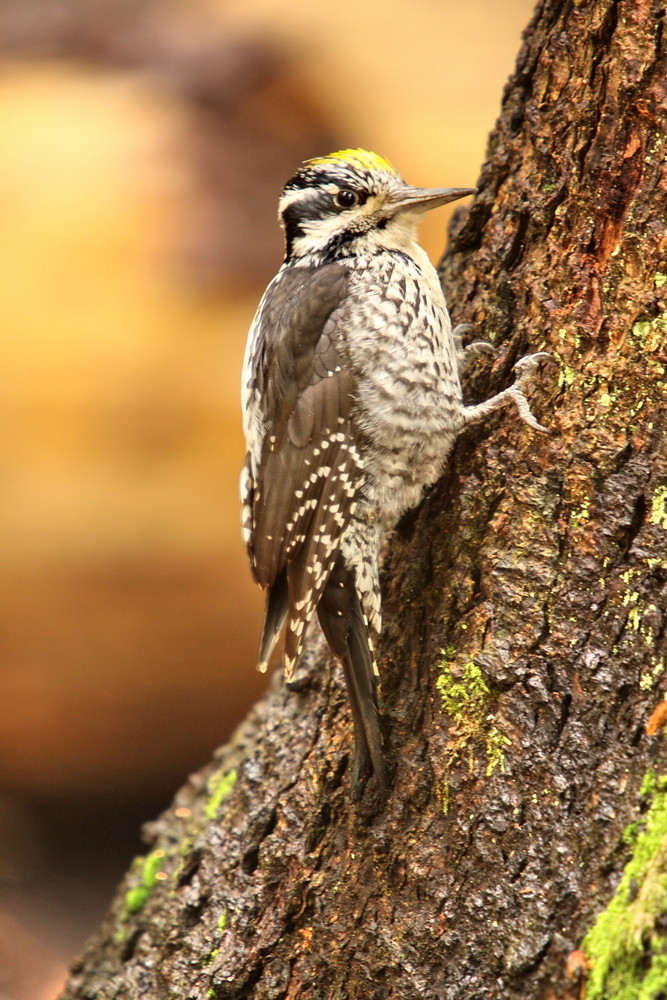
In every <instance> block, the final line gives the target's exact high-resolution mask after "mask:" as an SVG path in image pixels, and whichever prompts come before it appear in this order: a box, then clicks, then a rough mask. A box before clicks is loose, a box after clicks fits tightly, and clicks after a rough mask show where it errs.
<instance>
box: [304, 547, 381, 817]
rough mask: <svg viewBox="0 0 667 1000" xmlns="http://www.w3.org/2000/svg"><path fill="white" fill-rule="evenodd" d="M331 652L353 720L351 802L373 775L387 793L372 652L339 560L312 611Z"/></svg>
mask: <svg viewBox="0 0 667 1000" xmlns="http://www.w3.org/2000/svg"><path fill="white" fill-rule="evenodd" d="M317 614H318V617H319V619H320V625H321V626H322V631H323V632H324V635H325V636H326V639H327V642H328V643H329V646H330V647H331V651H332V652H333V653H334V655H335V656H337V657H338V659H339V660H340V661H341V663H342V664H343V672H344V674H345V683H346V684H347V690H348V694H349V697H350V704H351V706H352V718H353V720H354V759H353V765H352V777H351V788H352V797H353V798H359V796H360V795H361V779H362V777H364V776H365V775H367V774H368V773H370V772H371V771H372V773H373V774H374V775H375V779H376V781H377V784H378V788H379V790H380V793H381V794H382V795H383V796H384V795H385V793H386V790H387V779H386V773H385V767H384V760H383V755H382V740H381V737H380V723H379V715H378V707H377V701H376V697H375V677H374V671H373V653H372V651H371V646H370V638H369V631H368V625H367V624H366V621H365V618H364V615H363V612H362V609H361V603H360V600H359V595H358V594H357V589H356V586H355V579H354V572H353V570H351V569H349V568H348V567H347V566H346V565H345V562H344V559H343V557H342V555H339V556H338V559H337V560H336V563H335V565H334V568H333V571H332V573H331V576H330V577H329V580H328V583H327V585H326V587H325V590H324V593H323V594H322V597H321V598H320V602H319V604H318V607H317Z"/></svg>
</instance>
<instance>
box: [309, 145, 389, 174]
mask: <svg viewBox="0 0 667 1000" xmlns="http://www.w3.org/2000/svg"><path fill="white" fill-rule="evenodd" d="M331 160H337V161H338V162H339V163H347V164H349V165H350V166H351V167H356V168H357V169H358V170H388V171H389V172H390V173H392V174H396V173H397V170H396V168H395V167H393V166H392V165H391V163H390V162H389V160H385V158H384V157H383V156H378V154H377V153H370V152H369V151H368V150H367V149H339V150H338V151H337V152H335V153H329V154H328V156H318V157H315V158H314V159H312V160H306V163H307V164H308V165H310V164H312V165H313V166H317V165H319V164H323V163H324V164H326V163H329V162H330V161H331Z"/></svg>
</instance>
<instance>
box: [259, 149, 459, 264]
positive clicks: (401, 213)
mask: <svg viewBox="0 0 667 1000" xmlns="http://www.w3.org/2000/svg"><path fill="white" fill-rule="evenodd" d="M469 194H475V188H417V187H411V186H410V185H409V184H406V183H405V181H404V180H403V178H402V177H401V176H400V175H399V174H398V173H397V171H396V170H395V169H394V167H392V165H391V164H390V163H389V162H388V161H387V160H385V159H383V158H382V157H381V156H378V155H377V154H376V153H369V152H367V151H366V150H365V149H343V150H340V151H339V152H337V153H330V154H329V155H328V156H323V157H319V158H316V159H312V160H306V162H305V163H303V164H302V165H301V167H299V169H298V170H297V172H296V174H295V175H294V177H292V178H291V180H289V181H288V182H287V184H286V185H285V187H284V188H283V191H282V194H281V197H280V202H279V206H278V217H279V219H280V222H281V225H282V227H283V229H284V230H285V251H286V254H285V255H286V260H288V261H291V260H296V259H298V258H301V257H307V256H313V255H314V256H316V257H318V258H319V259H335V258H339V257H344V256H347V255H349V254H354V253H360V252H363V251H371V252H372V251H373V250H374V249H376V248H381V247H386V248H389V249H395V250H404V251H407V252H409V251H410V248H411V246H412V245H413V243H414V239H415V227H416V223H417V221H418V218H419V216H420V215H421V214H422V213H423V212H426V211H428V210H429V209H431V208H437V207H438V206H439V205H445V204H447V202H449V201H455V200H456V199H457V198H463V197H465V196H466V195H469Z"/></svg>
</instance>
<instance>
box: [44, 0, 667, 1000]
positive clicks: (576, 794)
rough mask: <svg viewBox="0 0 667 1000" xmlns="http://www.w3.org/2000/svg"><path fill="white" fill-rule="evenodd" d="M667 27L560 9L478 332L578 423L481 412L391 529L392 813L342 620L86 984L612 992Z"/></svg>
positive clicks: (160, 848) (498, 171) (517, 81)
mask: <svg viewBox="0 0 667 1000" xmlns="http://www.w3.org/2000/svg"><path fill="white" fill-rule="evenodd" d="M664 14H665V8H664V5H663V3H662V2H660V0H617V2H613V0H590V2H583V3H580V2H564V0H545V2H544V3H543V4H542V5H541V6H540V7H539V8H538V10H537V12H536V15H535V18H534V20H533V22H532V23H531V25H530V26H529V27H528V29H527V31H526V33H525V36H524V43H523V46H522V49H521V52H520V54H519V57H518V63H517V68H516V72H515V73H514V75H513V77H512V78H511V80H510V81H509V83H508V86H507V88H506V91H505V94H504V98H503V105H502V111H501V116H500V118H499V121H498V123H497V125H496V128H495V130H494V132H493V134H492V136H491V139H490V146H489V156H488V161H487V163H486V164H485V165H484V167H483V169H482V175H481V180H480V185H479V186H480V194H479V196H478V197H477V199H476V200H475V203H474V205H473V207H472V210H471V211H470V212H469V214H467V215H459V216H458V220H457V222H456V223H455V226H454V232H453V233H452V238H451V241H450V247H449V251H448V254H447V256H446V258H445V260H444V262H443V274H444V278H445V284H446V288H447V292H448V296H449V299H450V303H451V311H452V314H453V318H454V320H455V321H457V322H461V321H467V322H470V323H473V324H474V325H475V337H476V338H477V339H479V338H480V337H484V338H487V339H491V340H492V341H493V342H494V344H495V345H496V346H497V347H498V353H497V355H496V358H495V360H493V361H492V363H491V364H489V362H488V360H487V361H484V360H480V361H479V362H476V366H475V369H474V372H473V375H472V377H471V378H470V379H469V380H468V383H467V389H466V391H467V393H468V397H469V400H470V401H477V400H479V399H481V398H485V397H486V396H488V395H490V394H492V393H493V392H494V391H498V390H499V389H501V388H502V387H503V386H504V385H506V384H508V383H509V381H510V380H511V366H512V364H513V363H514V362H515V361H516V360H517V359H518V358H519V357H521V356H522V355H523V354H524V353H527V352H528V351H534V350H549V351H551V352H552V354H553V355H554V356H555V357H556V358H557V359H558V362H559V365H558V366H554V368H553V369H551V370H549V369H547V370H545V371H544V372H543V373H542V374H541V375H540V377H539V378H538V379H537V380H536V385H535V391H534V393H533V394H532V403H533V409H534V412H535V414H536V416H537V417H538V419H539V420H540V421H541V422H542V423H545V424H547V425H548V426H549V427H550V428H551V430H552V431H553V433H552V435H551V436H548V437H547V436H541V435H539V434H536V433H534V432H533V431H531V430H529V429H528V428H526V427H525V425H523V424H521V423H520V421H519V420H518V418H517V416H516V414H515V413H514V412H511V411H508V412H506V413H503V414H499V415H495V416H493V417H492V418H491V419H490V420H488V421H486V422H485V423H484V424H483V425H480V426H478V427H474V428H471V429H470V430H469V431H467V432H466V434H465V435H464V437H463V438H462V439H461V440H460V442H459V444H458V446H457V448H456V452H455V454H454V456H453V458H452V461H451V463H450V464H449V466H448V469H447V472H446V474H445V476H444V477H443V479H442V480H441V482H440V483H439V484H438V485H437V486H436V487H435V488H434V489H432V490H431V491H430V493H429V495H428V496H427V497H426V498H425V500H424V502H423V503H422V504H421V506H420V507H419V509H418V510H416V511H414V512H411V513H410V514H409V515H407V516H406V517H405V518H404V519H403V521H402V522H401V524H400V525H399V526H398V527H397V529H396V531H395V532H393V533H392V536H391V537H390V539H389V541H388V545H387V549H386V554H385V560H384V568H383V593H384V616H385V630H384V634H383V638H382V645H381V649H380V662H381V670H382V678H383V680H382V695H381V708H382V713H383V719H384V739H385V744H386V749H387V756H388V760H389V761H390V763H391V768H392V771H393V776H392V789H391V792H390V795H389V798H388V801H387V803H386V805H385V806H384V807H383V808H380V809H378V808H377V802H375V801H374V799H373V794H372V789H371V787H370V786H369V787H368V789H367V792H366V795H365V797H364V798H363V799H362V801H361V803H357V804H353V803H352V802H351V801H350V797H349V794H348V792H349V787H348V786H349V771H348V766H349V750H350V742H351V720H350V713H349V708H348V704H347V700H346V697H345V694H344V691H343V686H342V679H341V675H340V670H339V668H338V667H332V666H331V665H330V663H329V661H328V658H327V655H326V650H325V648H324V647H323V644H322V642H321V641H320V640H318V639H317V638H314V639H313V640H312V641H311V643H310V645H309V650H308V654H307V658H306V659H307V661H308V662H307V665H306V666H307V671H306V673H307V675H308V678H309V679H308V680H307V681H306V683H305V684H304V687H303V690H301V691H300V692H297V693H290V692H286V691H285V689H284V687H283V685H282V683H281V681H280V678H278V677H276V678H274V681H273V683H272V685H271V689H270V691H269V692H268V694H267V696H266V697H265V698H264V699H263V700H262V701H261V702H260V703H259V704H258V705H257V706H256V707H255V709H254V710H253V711H252V712H251V714H250V716H249V717H248V719H247V720H246V722H245V723H244V725H243V726H242V727H241V728H240V729H239V731H238V733H237V734H236V735H235V737H234V738H233V740H232V741H231V743H230V744H229V745H228V746H226V747H224V748H223V749H222V750H221V751H220V752H219V754H218V755H217V759H216V760H215V761H214V762H213V763H212V764H211V765H210V767H208V768H207V769H205V770H204V771H203V772H202V773H201V774H199V775H196V776H195V777H194V778H192V780H191V781H190V782H189V783H188V785H187V786H186V787H185V788H183V789H181V791H180V792H179V793H178V795H177V796H176V799H175V802H174V805H173V807H172V808H171V809H170V810H168V811H167V812H166V813H165V814H164V815H163V816H162V817H161V818H160V819H159V820H158V821H157V822H156V823H155V824H153V825H151V826H150V827H149V828H148V830H147V833H146V835H147V839H148V841H149V845H150V852H149V854H148V855H147V858H146V859H144V860H142V861H139V862H137V863H136V864H135V866H134V867H133V869H132V871H131V872H130V873H129V874H128V876H127V878H126V880H125V882H124V884H123V885H122V886H121V888H120V890H119V893H118V895H117V897H116V899H115V900H114V902H113V904H112V907H111V909H110V911H109V914H108V916H107V918H106V920H105V922H104V924H103V926H102V927H101V928H100V930H99V932H98V933H97V934H96V935H95V936H94V937H93V939H92V940H91V941H90V943H89V945H88V947H87V949H86V951H85V953H84V955H83V956H82V958H81V959H80V960H79V961H78V962H77V963H76V965H75V967H74V970H73V973H72V977H71V979H70V981H69V983H68V985H67V987H66V990H65V993H64V997H66V998H67V1000H75V998H76V1000H84V998H93V997H94V998H96V1000H99V998H104V1000H111V998H120V997H123V998H134V997H150V998H192V1000H204V998H214V1000H233V998H239V1000H240V998H253V1000H254V998H257V1000H259V998H267V1000H268V998H271V1000H277V998H292V997H300V998H309V1000H315V998H327V1000H329V998H331V1000H333V998H337V1000H338V998H341V1000H343V998H366V997H374V998H378V1000H380V998H382V1000H385V998H399V997H400V998H402V1000H406V998H422V997H424V998H433V997H437V998H442V1000H445V998H446V1000H463V998H466V1000H470V998H477V997H479V998H482V997H488V998H492V997H493V998H497V997H503V998H510V1000H514V998H516V1000H518V998H522V1000H526V998H546V997H551V998H556V997H558V998H565V997H568V996H572V997H575V996H576V997H579V996H580V995H581V993H580V991H581V990H582V989H583V985H582V984H581V983H580V982H578V981H577V976H578V975H580V974H582V973H583V974H584V975H585V973H586V965H587V960H586V959H584V957H583V955H581V954H580V953H579V949H580V947H581V943H582V940H583V938H584V936H585V934H586V932H587V931H588V930H589V928H590V927H591V925H592V923H593V921H594V919H595V917H596V914H597V913H598V912H600V911H601V910H603V909H604V908H605V907H606V906H607V904H608V903H609V900H610V899H611V898H612V895H613V893H614V891H615V889H616V887H617V885H618V881H619V878H620V876H621V874H622V872H623V869H624V867H625V865H626V863H627V862H628V859H629V857H630V854H631V849H632V848H631V838H628V837H627V836H626V837H625V838H624V837H623V833H624V831H625V830H626V827H627V826H628V824H629V823H631V822H632V821H639V823H640V824H641V820H642V815H643V812H642V810H643V811H644V813H645V811H646V809H647V803H646V796H645V795H644V797H642V794H641V789H642V783H643V791H644V792H646V787H647V785H646V782H645V780H644V779H645V775H646V774H647V772H653V773H658V774H660V773H661V772H662V771H663V770H667V753H666V750H665V742H664V738H663V736H662V735H661V734H660V731H659V730H658V731H657V732H653V730H654V729H656V728H657V722H656V719H655V718H654V721H653V725H652V726H651V727H650V729H651V734H650V735H649V733H647V730H646V723H647V720H648V719H649V717H650V716H651V713H652V712H653V710H654V709H655V708H656V706H658V705H659V704H660V702H661V699H662V697H663V696H664V695H663V693H662V692H663V689H664V674H665V652H666V645H667V640H666V637H665V625H666V617H667V616H666V610H665V609H666V605H667V556H666V542H667V448H666V446H665V423H666V418H665V410H666V396H667V393H666V388H667V382H666V378H665V373H666V366H667V347H666V342H667V312H666V310H667V304H666V299H667V277H666V275H667V245H666V244H667V239H666V236H665V208H666V198H665V194H666V176H665V156H664V146H663V143H664V141H665V135H666V126H667V109H666V104H665V79H666V75H667V74H666V62H665V56H666V42H665V38H664V35H663V26H664ZM658 721H659V720H658ZM663 853H664V852H663ZM657 926H658V918H657V916H656V921H655V927H657ZM655 927H654V926H651V927H649V930H648V932H646V928H644V931H643V933H644V937H643V938H642V939H641V947H642V949H643V961H644V964H645V967H646V968H647V969H648V968H649V967H650V965H651V962H652V949H653V950H654V948H655V945H656V942H657V941H658V940H659V938H658V936H657V931H656V932H655V933H654V931H655ZM573 952H574V953H575V960H572V958H570V962H569V964H568V956H571V953H573ZM664 986H665V990H667V980H666V982H665V984H664ZM596 995H600V996H603V995H611V993H608V994H607V993H598V994H596ZM632 995H633V996H634V995H635V994H632ZM637 995H639V994H637ZM651 995H654V996H657V995H658V994H657V993H653V994H651Z"/></svg>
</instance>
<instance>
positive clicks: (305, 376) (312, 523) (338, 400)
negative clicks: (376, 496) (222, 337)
mask: <svg viewBox="0 0 667 1000" xmlns="http://www.w3.org/2000/svg"><path fill="white" fill-rule="evenodd" d="M348 280H349V272H348V270H347V268H345V267H344V266H343V265H338V264H330V265H325V266H323V267H319V268H289V269H286V270H284V271H282V272H281V273H280V275H279V276H278V279H276V281H275V282H274V284H273V285H272V286H271V287H270V289H269V294H268V298H267V299H266V300H265V302H264V304H263V307H262V309H261V313H260V320H259V325H258V328H257V329H256V332H255V337H256V343H255V346H254V351H253V361H252V365H253V369H252V372H251V379H252V383H253V391H254V392H255V394H256V398H257V399H258V400H259V401H260V402H259V403H258V407H259V420H258V424H259V426H261V428H262V433H263V438H262V441H261V447H259V448H257V449H256V454H255V455H253V454H252V453H249V455H248V458H247V459H246V475H245V477H244V478H245V482H246V490H245V495H246V514H245V517H244V521H245V525H246V538H247V542H248V551H249V555H250V561H251V565H252V568H253V573H254V575H255V578H256V579H257V581H258V582H259V583H260V584H261V585H262V586H264V587H267V586H268V587H271V586H272V585H273V584H274V583H275V581H276V579H277V578H278V576H279V575H280V574H281V573H282V572H283V570H285V568H286V567H287V583H288V592H289V626H288V635H287V640H286V662H289V660H290V659H291V658H292V657H291V654H290V651H289V647H290V645H291V646H294V647H295V648H296V647H300V645H301V637H302V634H303V631H304V630H305V626H306V625H307V623H308V621H309V620H310V618H311V617H312V614H313V612H314V610H315V608H316V607H317V603H318V601H319V598H320V596H321V593H322V590H323V588H324V586H325V585H326V582H327V579H328V577H329V575H330V572H331V568H332V567H333V564H334V562H335V560H336V555H337V553H338V549H339V545H340V535H341V533H342V531H343V528H344V527H345V526H346V524H347V523H348V520H349V516H350V514H351V513H352V512H353V510H354V505H355V498H356V495H357V492H358V489H359V482H360V474H361V459H360V456H359V453H358V451H357V448H356V446H355V443H354V440H353V437H352V430H351V421H352V409H353V406H354V392H355V378H354V375H353V374H352V372H351V371H350V370H349V367H348V366H347V364H346V360H345V357H344V351H345V349H344V344H343V341H342V338H341V337H340V336H339V335H338V330H337V324H336V312H337V310H338V309H339V307H340V306H341V304H342V303H343V301H344V300H345V297H346V295H347V286H348ZM290 632H291V633H292V638H291V640H290Z"/></svg>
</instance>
